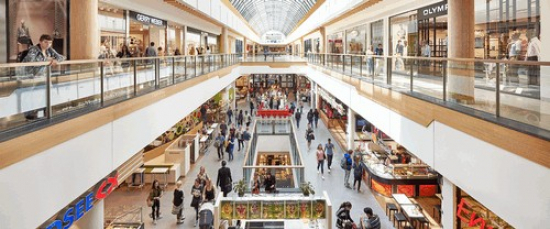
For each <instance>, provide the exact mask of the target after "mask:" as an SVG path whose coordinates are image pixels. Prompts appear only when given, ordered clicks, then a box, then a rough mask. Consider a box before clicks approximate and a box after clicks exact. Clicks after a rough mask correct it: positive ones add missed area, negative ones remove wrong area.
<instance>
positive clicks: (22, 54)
mask: <svg viewBox="0 0 550 229" xmlns="http://www.w3.org/2000/svg"><path fill="white" fill-rule="evenodd" d="M28 54H29V50H28V49H27V50H25V51H22V52H20V53H17V59H16V61H17V62H19V63H21V62H23V60H25V57H27V55H28Z"/></svg>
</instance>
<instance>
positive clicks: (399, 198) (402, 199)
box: [392, 194, 413, 206]
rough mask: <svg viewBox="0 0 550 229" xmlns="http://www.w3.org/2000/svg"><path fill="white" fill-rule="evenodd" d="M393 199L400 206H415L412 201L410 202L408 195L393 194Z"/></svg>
mask: <svg viewBox="0 0 550 229" xmlns="http://www.w3.org/2000/svg"><path fill="white" fill-rule="evenodd" d="M392 197H393V199H394V200H395V202H396V203H397V204H399V205H400V206H403V205H412V204H413V203H412V202H411V200H409V197H407V195H405V194H392Z"/></svg>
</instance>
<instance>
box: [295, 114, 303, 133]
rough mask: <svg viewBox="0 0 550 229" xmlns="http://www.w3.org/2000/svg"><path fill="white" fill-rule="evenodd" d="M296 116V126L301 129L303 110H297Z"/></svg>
mask: <svg viewBox="0 0 550 229" xmlns="http://www.w3.org/2000/svg"><path fill="white" fill-rule="evenodd" d="M294 117H295V118H296V128H298V129H300V119H301V118H302V112H300V111H299V110H296V113H295V114H294Z"/></svg>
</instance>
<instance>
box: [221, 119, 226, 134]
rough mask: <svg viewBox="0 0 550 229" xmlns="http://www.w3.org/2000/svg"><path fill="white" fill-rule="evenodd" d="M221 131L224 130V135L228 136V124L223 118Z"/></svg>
mask: <svg viewBox="0 0 550 229" xmlns="http://www.w3.org/2000/svg"><path fill="white" fill-rule="evenodd" d="M220 131H221V132H222V135H223V136H226V134H227V124H225V121H223V120H222V124H220Z"/></svg>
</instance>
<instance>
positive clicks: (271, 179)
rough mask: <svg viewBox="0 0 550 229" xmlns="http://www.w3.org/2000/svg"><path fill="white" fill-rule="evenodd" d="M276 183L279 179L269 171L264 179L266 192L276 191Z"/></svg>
mask: <svg viewBox="0 0 550 229" xmlns="http://www.w3.org/2000/svg"><path fill="white" fill-rule="evenodd" d="M275 184H277V180H275V176H273V175H271V173H267V175H266V177H265V180H264V186H265V192H266V193H273V192H275Z"/></svg>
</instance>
